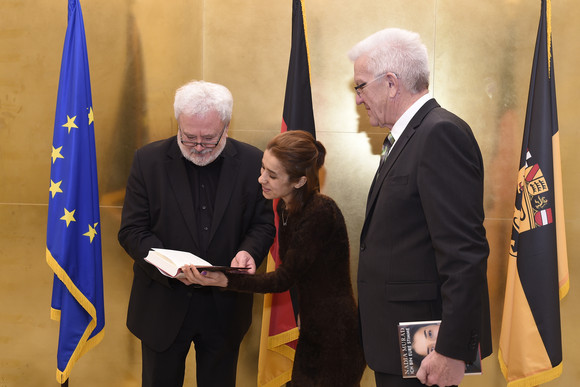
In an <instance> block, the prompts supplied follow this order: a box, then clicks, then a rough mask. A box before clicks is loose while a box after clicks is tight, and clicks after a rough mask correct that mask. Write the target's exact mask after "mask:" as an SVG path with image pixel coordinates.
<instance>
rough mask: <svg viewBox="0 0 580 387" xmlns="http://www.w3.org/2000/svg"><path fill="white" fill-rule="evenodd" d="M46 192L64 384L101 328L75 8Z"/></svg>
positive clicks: (89, 138) (83, 63) (94, 188)
mask: <svg viewBox="0 0 580 387" xmlns="http://www.w3.org/2000/svg"><path fill="white" fill-rule="evenodd" d="M49 191H50V192H49V199H48V222H47V235H46V261H47V263H48V265H49V266H50V267H51V268H52V270H53V271H54V284H53V290H52V303H51V318H52V319H53V320H58V321H60V333H59V341H58V352H57V371H56V379H57V381H58V382H59V383H61V384H62V383H64V382H65V381H66V380H67V379H68V377H69V376H70V373H71V369H72V367H73V365H74V364H75V363H76V361H77V360H78V359H79V358H80V357H81V356H82V355H83V354H84V353H86V352H87V351H88V350H89V349H91V348H92V347H94V346H95V345H96V344H98V343H99V342H100V341H101V340H102V338H103V335H104V327H105V308H104V299H103V267H102V254H101V220H100V215H99V192H98V182H97V162H96V152H95V134H94V126H93V108H92V98H91V83H90V76H89V64H88V59H87V45H86V40H85V32H84V24H83V16H82V11H81V6H80V3H79V1H78V0H69V2H68V27H67V31H66V37H65V41H64V49H63V54H62V63H61V70H60V82H59V87H58V97H57V102H56V115H55V120H54V135H53V141H52V156H51V170H50V188H49Z"/></svg>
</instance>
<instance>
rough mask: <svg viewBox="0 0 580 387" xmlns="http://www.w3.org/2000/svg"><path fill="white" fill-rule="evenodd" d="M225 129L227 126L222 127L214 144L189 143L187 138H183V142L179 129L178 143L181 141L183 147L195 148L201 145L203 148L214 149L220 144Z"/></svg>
mask: <svg viewBox="0 0 580 387" xmlns="http://www.w3.org/2000/svg"><path fill="white" fill-rule="evenodd" d="M227 127H228V126H227V125H225V126H224V128H223V129H222V133H221V134H220V136H219V138H218V140H217V141H216V142H195V141H191V140H190V139H189V138H188V137H187V136H185V140H184V139H183V131H182V130H181V128H179V141H181V143H182V144H183V145H185V146H190V147H192V148H195V147H196V146H198V145H201V146H202V147H204V148H215V147H216V146H218V144H219V143H220V141H221V139H222V136H223V135H224V133H225V131H226V128H227Z"/></svg>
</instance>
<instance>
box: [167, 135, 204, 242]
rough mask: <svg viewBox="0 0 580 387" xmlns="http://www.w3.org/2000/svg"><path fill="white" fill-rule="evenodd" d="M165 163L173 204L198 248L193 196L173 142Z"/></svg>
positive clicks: (182, 161) (177, 148) (177, 149)
mask: <svg viewBox="0 0 580 387" xmlns="http://www.w3.org/2000/svg"><path fill="white" fill-rule="evenodd" d="M167 156H168V157H167V161H166V163H165V171H166V172H167V177H168V179H169V184H170V185H171V189H172V191H173V194H174V196H175V202H176V203H177V206H178V207H179V211H180V212H181V215H182V216H183V219H184V221H185V224H186V225H187V229H188V230H189V233H190V234H191V237H192V238H193V241H194V242H195V245H196V246H199V240H198V234H197V222H196V219H195V211H194V207H193V196H192V193H191V187H190V185H189V178H188V177H187V171H186V169H185V164H184V160H183V155H182V154H181V150H180V149H179V146H178V145H177V142H176V141H174V144H172V145H171V146H170V148H169V151H168V152H167Z"/></svg>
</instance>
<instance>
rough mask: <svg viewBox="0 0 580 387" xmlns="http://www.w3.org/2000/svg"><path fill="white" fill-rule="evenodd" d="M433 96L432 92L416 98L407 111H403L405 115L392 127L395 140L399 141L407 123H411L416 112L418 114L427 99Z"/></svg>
mask: <svg viewBox="0 0 580 387" xmlns="http://www.w3.org/2000/svg"><path fill="white" fill-rule="evenodd" d="M431 98H433V97H432V96H431V94H430V93H427V94H425V95H423V96H422V97H421V98H419V99H418V100H416V101H415V102H414V103H413V104H412V105H411V106H409V108H408V109H407V110H406V111H405V113H403V115H402V116H401V117H400V118H399V119H398V120H397V122H395V125H393V128H392V129H391V133H392V134H393V137H394V138H395V142H397V140H398V139H399V137H401V134H403V131H404V130H405V128H406V127H407V125H409V122H411V119H412V118H413V117H414V116H415V114H417V112H418V111H419V109H421V108H422V107H423V105H425V104H426V103H427V101H429V100H430V99H431Z"/></svg>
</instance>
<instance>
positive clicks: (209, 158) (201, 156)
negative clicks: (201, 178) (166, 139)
mask: <svg viewBox="0 0 580 387" xmlns="http://www.w3.org/2000/svg"><path fill="white" fill-rule="evenodd" d="M226 141H227V137H224V138H223V141H221V140H220V143H219V144H218V146H216V147H215V148H212V149H203V150H202V151H201V152H198V151H197V150H195V148H191V149H188V148H187V147H186V146H185V145H183V144H182V143H181V141H180V140H179V136H177V145H179V149H180V150H181V154H182V155H183V157H185V158H186V159H187V160H189V161H191V162H192V163H194V164H195V165H197V166H199V167H204V166H206V165H208V164H210V163H212V162H213V161H214V160H215V159H217V158H218V156H219V155H220V154H221V153H222V151H223V150H224V148H225V147H226Z"/></svg>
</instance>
